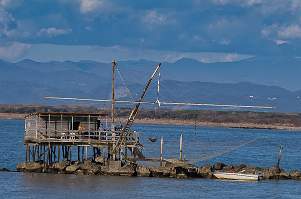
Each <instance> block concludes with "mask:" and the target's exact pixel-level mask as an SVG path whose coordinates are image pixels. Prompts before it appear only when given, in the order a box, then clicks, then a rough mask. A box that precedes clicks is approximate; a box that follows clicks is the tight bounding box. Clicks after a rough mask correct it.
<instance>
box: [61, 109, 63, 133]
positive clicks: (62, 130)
mask: <svg viewBox="0 0 301 199" xmlns="http://www.w3.org/2000/svg"><path fill="white" fill-rule="evenodd" d="M62 135H63V115H62V114H61V137H62Z"/></svg>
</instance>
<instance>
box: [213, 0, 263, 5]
mask: <svg viewBox="0 0 301 199" xmlns="http://www.w3.org/2000/svg"><path fill="white" fill-rule="evenodd" d="M212 1H213V3H215V4H219V5H227V4H239V5H241V6H254V5H259V4H262V2H263V0H212Z"/></svg>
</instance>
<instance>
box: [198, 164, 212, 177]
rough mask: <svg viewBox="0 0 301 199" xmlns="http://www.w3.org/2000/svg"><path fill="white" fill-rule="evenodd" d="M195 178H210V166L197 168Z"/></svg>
mask: <svg viewBox="0 0 301 199" xmlns="http://www.w3.org/2000/svg"><path fill="white" fill-rule="evenodd" d="M197 176H198V177H201V178H212V177H213V174H212V166H211V165H209V164H208V165H205V166H202V167H199V168H198V169H197Z"/></svg>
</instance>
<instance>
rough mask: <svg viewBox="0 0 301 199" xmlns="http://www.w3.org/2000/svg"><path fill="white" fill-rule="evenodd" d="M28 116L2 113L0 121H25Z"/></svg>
mask: <svg viewBox="0 0 301 199" xmlns="http://www.w3.org/2000/svg"><path fill="white" fill-rule="evenodd" d="M25 115H26V114H21V113H0V119H6V120H16V119H17V120H23V119H24V117H25Z"/></svg>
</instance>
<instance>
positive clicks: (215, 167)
mask: <svg viewBox="0 0 301 199" xmlns="http://www.w3.org/2000/svg"><path fill="white" fill-rule="evenodd" d="M225 166H227V165H225V164H224V163H222V162H217V163H215V164H214V166H213V168H214V170H222V169H223V168H224V167H225Z"/></svg>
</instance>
